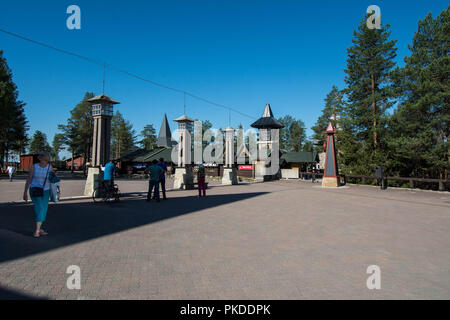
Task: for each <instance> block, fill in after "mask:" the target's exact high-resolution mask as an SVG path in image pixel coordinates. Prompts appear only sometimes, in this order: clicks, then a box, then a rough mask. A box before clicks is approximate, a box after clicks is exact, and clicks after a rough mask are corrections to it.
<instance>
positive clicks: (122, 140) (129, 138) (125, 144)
mask: <svg viewBox="0 0 450 320" xmlns="http://www.w3.org/2000/svg"><path fill="white" fill-rule="evenodd" d="M135 140H136V137H135V131H134V130H133V126H132V124H131V123H130V122H129V121H127V120H125V119H124V118H123V116H122V114H121V113H120V112H119V111H116V113H115V114H114V116H113V118H112V121H111V157H113V158H115V159H119V158H120V157H121V156H123V155H125V154H127V153H129V152H131V151H133V148H134V146H135V144H134V142H135Z"/></svg>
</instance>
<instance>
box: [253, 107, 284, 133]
mask: <svg viewBox="0 0 450 320" xmlns="http://www.w3.org/2000/svg"><path fill="white" fill-rule="evenodd" d="M251 126H252V127H253V128H258V129H280V128H284V125H282V124H281V123H280V122H279V121H278V120H277V119H275V117H274V116H273V113H272V109H271V108H270V104H266V107H265V108H264V112H263V115H262V117H261V118H259V119H258V120H256V121H255V122H253V123H252V124H251Z"/></svg>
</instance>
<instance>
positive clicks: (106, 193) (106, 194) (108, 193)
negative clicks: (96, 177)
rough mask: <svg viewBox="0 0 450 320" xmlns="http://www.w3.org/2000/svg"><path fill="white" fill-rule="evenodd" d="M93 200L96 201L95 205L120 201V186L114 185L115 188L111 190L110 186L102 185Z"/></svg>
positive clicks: (94, 193) (94, 194)
mask: <svg viewBox="0 0 450 320" xmlns="http://www.w3.org/2000/svg"><path fill="white" fill-rule="evenodd" d="M92 200H93V201H94V203H100V202H105V203H108V202H118V201H120V191H119V186H118V185H117V184H114V186H113V187H112V188H111V187H109V186H106V185H105V183H101V184H100V185H99V186H98V187H97V189H95V190H94V192H93V193H92Z"/></svg>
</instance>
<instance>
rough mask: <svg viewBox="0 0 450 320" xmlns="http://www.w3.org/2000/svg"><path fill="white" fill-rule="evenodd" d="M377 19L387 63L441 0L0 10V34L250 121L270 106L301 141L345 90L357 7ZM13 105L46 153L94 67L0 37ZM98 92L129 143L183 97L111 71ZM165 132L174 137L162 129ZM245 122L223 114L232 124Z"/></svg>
mask: <svg viewBox="0 0 450 320" xmlns="http://www.w3.org/2000/svg"><path fill="white" fill-rule="evenodd" d="M71 4H76V5H78V6H80V8H81V19H82V22H81V30H68V29H67V27H66V19H67V17H68V14H67V13H66V8H67V7H68V6H69V5H71ZM371 4H376V5H378V6H379V7H380V8H381V13H382V24H387V23H388V24H390V25H391V30H392V34H391V37H392V38H393V39H397V40H398V43H397V47H398V58H397V62H398V63H399V64H400V65H402V64H403V58H404V56H405V55H407V54H409V51H408V49H407V45H408V44H409V43H410V42H411V39H412V37H413V35H414V32H415V31H416V29H417V22H418V21H419V20H420V19H423V18H424V17H425V15H426V14H427V13H429V12H432V14H433V16H436V15H438V14H439V13H440V12H441V11H442V10H444V9H445V8H446V7H447V5H448V2H447V1H435V0H427V1H411V0H396V1H379V0H377V1H372V0H371V1H365V0H345V1H300V0H297V1H294V0H292V1H274V0H272V1H263V0H258V1H253V0H252V1H250V0H248V1H234V0H227V1H215V0H209V1H207V0H205V1H193V0H182V1H144V0H141V1H137V0H128V1H114V0H109V1H97V0H90V1H84V0H73V1H49V0H40V1H35V0H33V1H31V0H30V1H23V0H15V1H2V6H1V10H0V28H3V29H6V30H8V31H11V32H14V33H18V34H21V35H23V36H25V37H29V38H32V39H35V40H38V41H42V42H46V43H49V44H51V45H53V46H56V47H59V48H61V49H65V50H69V51H73V52H76V53H79V54H81V55H85V56H88V57H91V58H93V59H95V60H100V61H104V62H106V63H108V64H112V65H114V66H116V67H119V68H122V69H125V70H127V71H130V72H133V73H136V74H139V75H142V76H143V77H145V78H148V79H152V80H154V81H158V82H161V83H164V84H167V85H169V86H173V87H176V88H180V89H183V90H186V91H189V92H192V93H194V94H197V95H199V96H202V97H204V98H207V99H210V100H213V101H215V102H218V103H221V104H225V105H229V106H231V107H234V108H236V109H239V110H241V111H243V112H245V113H247V114H250V115H254V116H255V118H257V117H259V116H260V115H261V113H262V112H263V109H264V106H265V104H266V103H270V104H271V106H272V110H273V112H274V114H275V116H276V117H279V116H283V115H286V114H290V115H292V116H294V117H295V118H298V119H301V120H303V121H304V122H305V124H306V127H307V128H308V135H311V133H312V132H311V130H310V128H311V126H313V125H314V123H315V121H316V119H317V117H318V116H319V115H320V112H321V110H322V108H323V100H324V98H325V95H326V94H327V93H328V92H329V91H330V89H331V86H332V85H333V84H335V85H337V86H338V87H339V88H342V87H343V86H344V71H343V69H344V68H345V65H346V49H347V48H348V47H349V46H351V40H352V35H353V30H355V29H356V28H357V26H358V24H359V22H360V20H361V19H362V18H363V16H364V13H365V11H366V9H367V7H368V6H369V5H371ZM0 49H3V50H4V56H5V57H6V58H7V60H8V63H9V66H10V67H11V69H12V70H13V73H14V81H15V83H16V84H17V86H18V89H19V93H20V99H21V100H23V101H24V102H26V103H27V105H26V108H25V111H26V115H27V117H28V119H29V122H30V135H31V134H33V133H34V131H35V130H42V131H43V132H45V133H46V134H47V136H48V140H49V142H50V143H51V140H52V138H53V135H54V134H55V132H57V128H56V127H57V124H58V123H65V121H66V119H67V118H68V117H69V111H70V110H71V109H72V108H73V107H74V106H75V105H76V104H77V103H78V102H79V101H80V100H81V99H82V97H83V95H84V93H85V92H86V91H93V92H94V93H96V94H99V93H101V90H102V68H101V67H99V66H96V65H93V64H90V63H88V62H85V61H83V60H79V59H77V58H74V57H71V56H66V55H63V54H61V53H58V52H54V51H51V50H49V49H46V48H42V47H39V46H36V45H34V44H31V43H28V42H25V41H23V40H19V39H16V38H13V37H11V36H9V35H5V34H2V33H0ZM105 93H106V94H108V95H110V96H111V97H113V98H115V99H117V100H119V101H120V102H121V104H120V105H118V106H117V109H118V110H120V112H121V113H122V114H123V115H124V117H125V118H126V119H128V120H130V121H131V122H132V124H133V126H134V128H135V129H136V131H137V132H139V131H140V130H142V128H143V127H144V126H145V125H146V124H153V125H154V126H155V128H156V130H157V131H159V127H160V124H161V121H162V118H163V114H164V112H166V113H167V115H168V118H169V119H170V120H172V119H174V118H176V117H178V116H179V115H181V114H182V113H183V95H182V94H180V93H174V92H172V91H168V90H166V89H162V88H158V87H154V86H152V85H149V84H147V83H144V82H142V81H139V80H136V79H134V78H130V77H128V76H126V75H124V74H121V73H117V72H115V71H109V70H107V72H106V89H105ZM187 114H188V115H189V116H191V117H192V118H198V119H201V120H205V119H208V120H210V121H211V122H212V123H213V126H214V127H215V128H219V127H225V126H227V125H228V112H227V111H225V110H223V109H221V108H218V107H215V106H211V105H208V104H206V103H203V102H200V101H197V100H194V99H192V98H187ZM170 122H171V126H172V129H174V127H175V126H174V123H173V122H172V121H170ZM251 122H252V119H249V118H246V117H243V116H241V115H238V114H234V113H233V114H232V118H231V124H232V125H233V126H237V125H238V124H239V123H242V124H243V125H244V127H245V128H249V125H250V123H251Z"/></svg>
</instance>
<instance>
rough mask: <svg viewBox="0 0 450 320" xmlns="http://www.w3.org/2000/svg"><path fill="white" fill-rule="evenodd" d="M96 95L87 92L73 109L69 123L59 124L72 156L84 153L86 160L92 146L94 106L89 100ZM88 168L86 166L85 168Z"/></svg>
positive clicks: (88, 157)
mask: <svg viewBox="0 0 450 320" xmlns="http://www.w3.org/2000/svg"><path fill="white" fill-rule="evenodd" d="M93 97H94V93H92V92H86V93H85V95H84V97H83V100H81V101H80V102H79V103H78V104H77V105H76V106H75V107H74V108H73V109H72V110H71V111H70V118H69V119H67V124H65V125H58V128H59V130H61V131H62V133H63V135H64V138H63V139H62V140H63V141H64V144H65V145H67V146H68V147H69V149H70V151H71V152H72V158H73V157H74V156H76V155H82V156H83V157H84V159H86V161H88V160H89V159H90V156H91V148H92V132H93V130H94V129H93V119H92V106H91V104H90V103H89V102H88V101H87V100H88V99H90V98H93ZM85 170H86V168H85Z"/></svg>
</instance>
